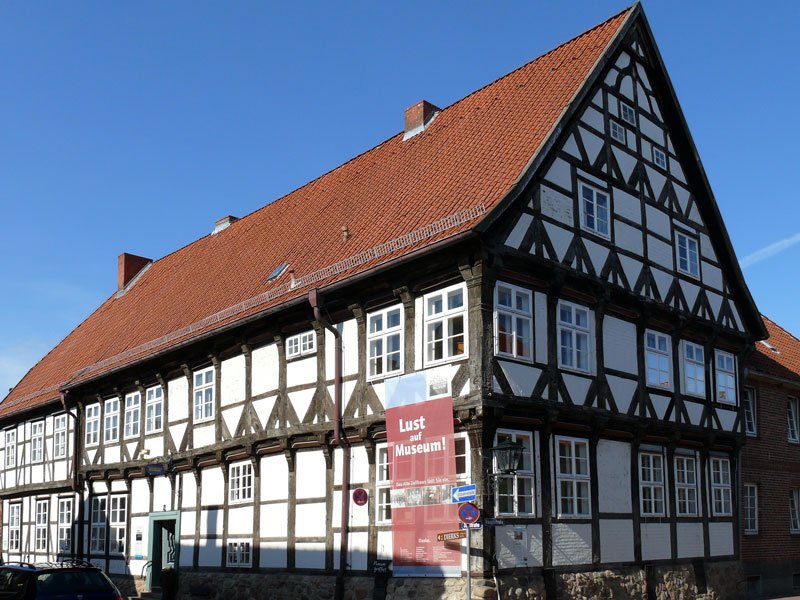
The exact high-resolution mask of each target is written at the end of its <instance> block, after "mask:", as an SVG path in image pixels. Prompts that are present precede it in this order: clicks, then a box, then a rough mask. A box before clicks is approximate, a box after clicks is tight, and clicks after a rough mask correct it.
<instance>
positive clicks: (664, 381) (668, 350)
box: [644, 330, 672, 390]
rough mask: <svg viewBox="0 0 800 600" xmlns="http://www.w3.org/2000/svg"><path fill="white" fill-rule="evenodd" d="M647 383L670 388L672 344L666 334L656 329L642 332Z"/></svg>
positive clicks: (666, 388)
mask: <svg viewBox="0 0 800 600" xmlns="http://www.w3.org/2000/svg"><path fill="white" fill-rule="evenodd" d="M644 355H645V356H644V360H645V367H646V371H647V385H651V386H654V387H659V388H663V389H665V390H669V389H672V344H671V343H670V338H669V336H668V335H665V334H663V333H659V332H657V331H649V330H648V331H646V332H645V334H644Z"/></svg>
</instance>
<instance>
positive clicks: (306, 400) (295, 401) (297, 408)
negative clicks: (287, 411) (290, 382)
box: [288, 388, 316, 421]
mask: <svg viewBox="0 0 800 600" xmlns="http://www.w3.org/2000/svg"><path fill="white" fill-rule="evenodd" d="M315 392H316V389H314V388H307V389H305V390H298V391H296V392H291V393H290V394H288V395H289V401H290V402H291V403H292V407H293V408H294V412H295V413H296V414H297V418H298V419H300V420H301V421H302V420H303V417H305V414H306V412H307V411H308V407H309V406H310V405H311V401H312V400H313V399H314V393H315Z"/></svg>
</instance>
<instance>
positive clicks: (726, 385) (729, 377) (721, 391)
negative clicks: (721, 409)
mask: <svg viewBox="0 0 800 600" xmlns="http://www.w3.org/2000/svg"><path fill="white" fill-rule="evenodd" d="M715 356H716V359H717V361H716V364H717V369H716V374H717V402H725V403H726V404H736V359H735V358H734V356H733V354H731V353H730V352H723V351H722V350H717V351H716V352H715Z"/></svg>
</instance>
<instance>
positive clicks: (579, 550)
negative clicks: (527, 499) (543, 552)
mask: <svg viewBox="0 0 800 600" xmlns="http://www.w3.org/2000/svg"><path fill="white" fill-rule="evenodd" d="M552 532H553V565H554V566H558V565H584V564H588V563H591V562H592V526H591V525H589V524H577V523H553V525H552Z"/></svg>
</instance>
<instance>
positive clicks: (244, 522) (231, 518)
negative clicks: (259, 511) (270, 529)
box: [228, 504, 253, 535]
mask: <svg viewBox="0 0 800 600" xmlns="http://www.w3.org/2000/svg"><path fill="white" fill-rule="evenodd" d="M252 533H253V505H252V504H249V505H244V506H238V505H236V506H231V507H230V508H229V509H228V534H230V535H246V534H252Z"/></svg>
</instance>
